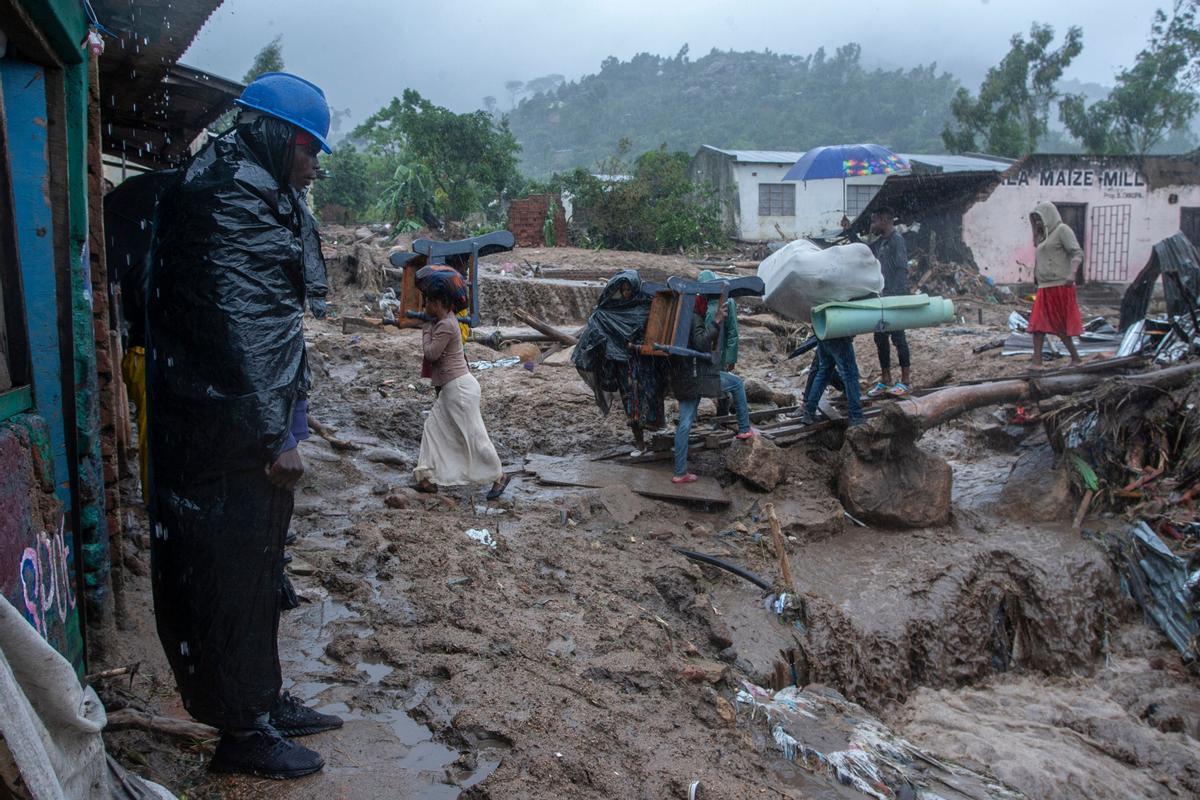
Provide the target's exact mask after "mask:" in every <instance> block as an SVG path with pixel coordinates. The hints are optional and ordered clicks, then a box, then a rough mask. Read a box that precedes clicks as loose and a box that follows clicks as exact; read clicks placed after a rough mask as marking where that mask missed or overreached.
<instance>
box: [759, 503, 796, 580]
mask: <svg viewBox="0 0 1200 800" xmlns="http://www.w3.org/2000/svg"><path fill="white" fill-rule="evenodd" d="M766 511H767V521H768V522H770V523H771V543H772V545H774V547H775V556H776V557H777V558H778V559H779V574H780V575H781V576H783V585H784V588H785V589H786V590H787V591H789V592H794V591H796V581H795V580H794V579H793V578H792V565H791V563H790V562H789V561H788V554H787V546H786V543H785V542H784V541H783V531H782V530H781V529H780V527H779V517H777V516H775V504H774V503H767V507H766Z"/></svg>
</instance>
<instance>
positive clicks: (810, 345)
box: [787, 336, 818, 358]
mask: <svg viewBox="0 0 1200 800" xmlns="http://www.w3.org/2000/svg"><path fill="white" fill-rule="evenodd" d="M817 344H818V341H817V337H815V336H810V337H808V338H807V339H805V340H804V341H803V342H802V343H801V345H800V346H799V347H797V348H796V349H795V350H793V351H792V352H790V353H788V356H787V357H788V358H799V357H800V356H802V355H804V354H805V353H807V352H808V351H809V350H815V349H816V348H817Z"/></svg>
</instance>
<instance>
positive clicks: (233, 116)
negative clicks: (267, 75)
mask: <svg viewBox="0 0 1200 800" xmlns="http://www.w3.org/2000/svg"><path fill="white" fill-rule="evenodd" d="M282 71H283V36H282V35H279V36H276V37H275V38H274V39H272V40H271V41H269V42H267V43H266V44H265V45H263V49H262V50H259V51H258V55H256V56H255V57H254V63H253V64H251V65H250V69H249V70H247V71H246V74H245V75H244V76H243V77H242V83H250V82H251V81H253V80H254V79H255V78H257V77H258V76H259V75H262V74H263V73H264V72H282ZM237 116H238V111H237V109H236V108H231V109H230V110H229V111H226V112H225V113H224V114H222V115H221V116H219V117H217V118H216V119H215V120H213V121H212V123H211V124H210V125H209V126H208V129H209V130H210V131H212V132H213V133H223V132H225V131H227V130H229V129H230V128H232V127H233V123H235V122H237Z"/></svg>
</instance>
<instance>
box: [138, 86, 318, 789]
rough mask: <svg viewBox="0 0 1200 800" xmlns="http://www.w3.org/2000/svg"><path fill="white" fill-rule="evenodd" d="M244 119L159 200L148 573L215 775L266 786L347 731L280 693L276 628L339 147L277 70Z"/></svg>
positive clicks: (149, 332) (150, 334) (151, 330)
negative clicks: (315, 205)
mask: <svg viewBox="0 0 1200 800" xmlns="http://www.w3.org/2000/svg"><path fill="white" fill-rule="evenodd" d="M238 102H239V104H240V105H242V107H243V108H244V109H246V110H244V111H243V112H242V116H241V117H240V118H239V123H238V125H237V126H236V127H235V128H234V129H232V130H230V131H229V132H228V133H226V134H224V135H223V136H221V137H220V138H218V139H216V140H214V141H212V142H210V143H209V144H208V145H207V146H205V148H204V149H203V150H201V151H200V152H199V153H198V154H197V155H196V156H195V157H194V158H193V159H192V161H191V162H190V163H188V164H187V165H185V166H184V167H183V168H182V169H181V170H180V174H179V176H178V180H177V181H176V182H175V183H174V185H172V186H171V187H169V188H168V189H167V190H166V191H165V192H164V193H163V195H162V196H161V199H160V201H159V207H158V216H157V221H156V225H155V236H154V246H153V253H152V256H151V259H150V267H149V276H148V285H147V294H146V339H147V341H146V349H147V361H146V369H147V376H146V377H147V395H148V397H147V405H148V409H149V422H148V427H149V433H148V443H149V449H150V452H149V479H150V480H149V482H150V489H149V493H148V499H149V504H148V505H149V511H150V522H151V580H152V586H153V590H154V605H155V617H156V621H157V626H158V633H159V638H160V639H161V641H162V643H163V647H164V649H165V651H166V655H167V658H168V660H169V662H170V664H171V668H172V670H173V672H174V673H175V679H176V682H177V684H178V686H179V690H180V694H181V695H182V697H183V702H184V706H185V707H186V708H187V710H188V711H189V712H190V713H191V715H192V716H193V717H195V718H196V719H198V720H199V721H201V722H204V723H207V724H209V725H212V726H214V727H216V728H218V729H219V730H220V731H221V733H222V735H221V739H220V742H219V743H218V745H217V748H216V752H215V754H214V757H213V763H212V767H213V768H214V769H216V770H220V771H229V772H247V773H253V774H257V775H263V776H267V777H273V778H292V777H298V776H300V775H305V774H309V773H311V772H315V771H316V770H318V769H320V768H321V766H322V765H323V763H324V762H323V760H322V759H321V757H320V756H319V755H318V754H317V753H315V752H313V751H312V750H309V749H308V748H305V747H303V746H301V745H299V744H298V743H295V742H292V741H290V738H289V737H295V736H303V735H307V734H311V733H317V732H320V731H322V730H329V729H331V728H334V727H338V726H340V725H341V724H342V723H341V720H340V719H338V718H336V717H332V716H328V715H323V714H319V713H317V712H315V711H313V710H311V709H308V708H306V707H304V706H303V705H301V704H300V703H299V702H298V701H296V700H295V699H294V698H292V697H291V696H290V695H288V694H287V693H284V692H281V686H282V675H281V672H280V665H279V650H278V643H277V634H278V630H279V618H280V611H281V601H282V597H283V596H284V587H285V577H284V572H283V564H284V541H285V537H286V536H287V532H288V527H289V524H290V521H291V514H292V503H293V494H292V491H293V489H294V487H295V485H296V483H297V481H298V480H299V479H300V477H301V475H302V473H303V469H304V466H303V462H302V461H301V459H300V456H299V453H298V450H297V442H298V441H299V440H301V439H304V438H306V437H307V430H308V429H307V424H306V410H307V401H306V399H305V398H306V396H307V393H308V388H309V372H308V366H307V363H306V358H305V348H304V333H303V324H302V319H303V315H304V304H305V301H306V299H307V300H308V301H309V302H310V303H311V304H312V306H313V309H314V312H318V313H319V312H321V311H322V310H323V304H322V301H323V297H324V262H323V260H322V258H321V253H320V242H319V237H318V235H317V233H316V225H315V221H314V220H313V219H312V217H311V215H310V214H309V212H308V209H307V207H306V206H305V204H304V200H303V198H302V195H301V193H302V191H303V190H304V189H305V188H307V185H308V184H309V183H310V182H311V181H312V179H313V178H314V177H315V174H316V169H317V157H318V155H319V153H320V151H321V150H326V151H328V146H327V144H326V143H325V140H324V137H325V135H326V134H327V133H328V122H329V109H328V105H327V104H326V103H325V99H324V94H323V93H321V92H320V90H319V89H318V88H317V87H315V86H313V85H312V84H309V83H308V82H307V81H304V80H303V79H300V78H297V77H295V76H291V75H286V74H284V73H268V74H267V75H264V76H261V77H260V78H259V79H257V80H256V81H255V82H253V83H251V84H250V85H249V86H247V87H246V90H245V91H244V93H243V95H242V97H241V98H240V99H239V101H238Z"/></svg>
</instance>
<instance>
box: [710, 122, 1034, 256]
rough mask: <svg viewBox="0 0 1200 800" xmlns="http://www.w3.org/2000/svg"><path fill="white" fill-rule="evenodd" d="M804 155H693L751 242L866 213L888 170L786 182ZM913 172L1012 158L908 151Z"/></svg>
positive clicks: (813, 231)
mask: <svg viewBox="0 0 1200 800" xmlns="http://www.w3.org/2000/svg"><path fill="white" fill-rule="evenodd" d="M803 155H804V153H803V152H790V151H781V150H725V149H722V148H719V147H713V146H712V145H704V146H703V147H701V148H700V150H699V151H697V153H696V155H695V156H694V157H693V158H692V167H691V173H692V179H693V180H694V181H697V182H701V183H710V184H712V185H713V186H714V187H715V188H716V190H717V193H718V196H719V197H720V202H721V211H722V214H723V216H724V219H725V225H726V227H727V228H728V229H729V230H730V231H731V233H732V235H733V236H734V238H737V239H742V240H744V241H749V242H762V241H772V240H781V239H794V238H797V237H804V236H818V235H820V234H821V233H823V232H825V231H829V230H835V229H838V228H839V227H840V223H841V220H842V215H843V214H844V215H846V216H847V217H849V218H850V219H852V220H853V219H854V218H855V217H857V216H858V215H859V213H861V212H862V210H863V209H864V208H866V207H867V204H868V203H870V202H871V199H872V198H873V197H875V194H876V193H877V192H878V191H879V187H880V186H882V185H883V182H884V180H885V179H886V178H887V176H886V175H864V176H861V177H854V178H847V179H846V180H845V181H841V180H837V179H832V180H819V181H784V180H783V176H784V175H785V174H786V173H787V171H788V170H789V169H791V168H792V165H793V164H795V163H796V162H797V161H799V160H800V158H801V157H802V156H803ZM904 158H906V159H908V161H909V163H911V164H912V165H913V171H914V172H958V171H964V170H1003V169H1007V168H1008V166H1009V164H1010V163H1011V162H1009V161H1006V160H1004V159H995V158H984V157H973V156H925V155H904Z"/></svg>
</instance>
